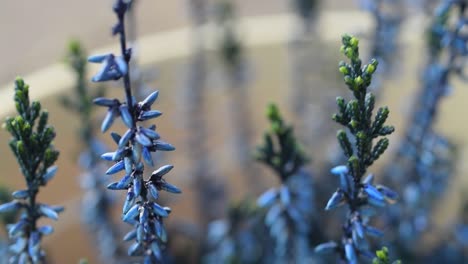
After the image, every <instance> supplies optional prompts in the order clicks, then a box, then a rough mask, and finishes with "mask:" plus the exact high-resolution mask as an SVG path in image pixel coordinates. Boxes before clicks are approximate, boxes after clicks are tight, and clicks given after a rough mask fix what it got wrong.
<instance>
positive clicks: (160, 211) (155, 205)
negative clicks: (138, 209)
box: [151, 202, 169, 217]
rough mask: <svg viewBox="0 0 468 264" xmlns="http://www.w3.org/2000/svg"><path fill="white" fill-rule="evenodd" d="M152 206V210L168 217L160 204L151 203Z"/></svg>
mask: <svg viewBox="0 0 468 264" xmlns="http://www.w3.org/2000/svg"><path fill="white" fill-rule="evenodd" d="M151 205H152V207H153V212H154V213H155V214H157V215H159V216H161V217H168V216H169V214H168V213H167V211H166V210H164V208H163V207H162V206H160V205H159V204H157V203H154V202H153V203H151Z"/></svg>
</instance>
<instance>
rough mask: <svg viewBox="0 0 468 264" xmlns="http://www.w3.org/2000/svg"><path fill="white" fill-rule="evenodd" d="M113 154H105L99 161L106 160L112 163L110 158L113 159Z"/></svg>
mask: <svg viewBox="0 0 468 264" xmlns="http://www.w3.org/2000/svg"><path fill="white" fill-rule="evenodd" d="M114 155H115V152H107V153H104V154H102V155H101V159H103V160H107V161H113V160H112V157H114Z"/></svg>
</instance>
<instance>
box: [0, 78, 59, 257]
mask: <svg viewBox="0 0 468 264" xmlns="http://www.w3.org/2000/svg"><path fill="white" fill-rule="evenodd" d="M15 86H16V87H15V97H14V99H15V103H16V111H17V112H18V115H17V116H16V117H14V118H13V117H10V118H7V120H6V122H5V127H6V129H7V130H8V132H10V134H11V135H12V136H13V138H12V139H11V140H10V143H9V145H10V148H11V150H12V151H13V154H14V155H15V157H16V160H17V161H18V164H19V166H20V169H21V172H22V173H23V175H24V178H25V180H26V189H22V190H17V191H15V192H13V194H12V196H13V198H14V199H15V200H13V201H11V202H9V203H5V204H2V205H0V213H4V212H11V211H17V212H20V217H19V220H18V221H17V222H16V223H14V224H9V225H7V231H8V236H9V237H10V239H11V240H12V241H13V244H11V245H10V247H9V249H10V252H11V253H12V256H11V258H10V263H31V262H32V263H43V261H45V257H46V254H45V252H44V250H43V249H42V247H41V240H42V237H44V236H47V235H50V234H51V233H53V231H54V229H53V228H52V226H50V225H44V226H38V223H37V221H38V220H39V218H41V217H47V218H50V219H53V220H58V214H59V213H60V212H62V211H63V207H61V206H50V205H47V204H44V203H40V202H38V201H37V200H36V199H37V195H38V193H39V189H40V188H41V187H43V186H45V185H46V184H47V183H49V181H50V180H51V179H52V178H53V177H54V176H55V174H56V172H57V167H56V166H54V163H55V161H56V160H57V158H58V156H59V152H58V151H57V150H55V148H54V146H53V144H52V142H53V140H54V138H55V130H54V128H53V127H51V126H49V125H48V124H47V122H48V116H49V115H48V113H47V111H43V110H41V104H40V103H39V102H37V101H33V102H30V100H29V86H28V85H27V84H25V83H24V81H23V80H22V79H21V78H17V79H16V81H15ZM3 257H5V256H3Z"/></svg>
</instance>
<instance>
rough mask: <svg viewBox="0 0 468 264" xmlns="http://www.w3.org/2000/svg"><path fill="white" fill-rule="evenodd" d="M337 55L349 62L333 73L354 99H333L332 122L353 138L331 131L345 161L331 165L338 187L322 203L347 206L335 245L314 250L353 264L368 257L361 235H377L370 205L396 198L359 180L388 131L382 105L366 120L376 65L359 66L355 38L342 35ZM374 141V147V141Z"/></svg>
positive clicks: (371, 178) (383, 146)
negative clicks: (335, 107) (340, 76)
mask: <svg viewBox="0 0 468 264" xmlns="http://www.w3.org/2000/svg"><path fill="white" fill-rule="evenodd" d="M342 43H343V46H342V47H341V51H342V53H343V54H344V55H345V56H346V57H347V58H348V59H349V60H350V63H346V62H340V64H339V70H340V72H341V73H343V75H344V81H345V83H346V85H347V86H348V88H349V89H350V90H351V92H352V93H353V96H354V99H352V100H350V101H348V102H346V101H345V99H344V98H342V97H338V98H337V105H338V110H339V112H338V113H337V114H335V115H334V116H333V120H335V121H336V122H337V123H339V124H341V125H343V126H345V127H346V128H348V130H349V134H350V135H352V137H353V138H354V140H353V141H351V140H350V139H349V136H348V135H349V134H348V133H347V132H345V131H344V130H339V131H338V133H337V138H338V142H339V143H340V146H341V148H342V150H343V153H344V155H345V156H346V158H347V159H348V162H347V164H346V165H342V166H337V167H335V168H333V169H332V171H331V172H332V173H333V174H336V175H338V176H339V177H340V187H339V188H338V189H337V190H336V191H335V192H334V193H333V195H332V196H331V198H330V200H329V201H328V203H327V205H326V208H325V209H326V210H331V209H334V208H337V207H340V206H343V205H347V207H348V212H347V216H346V222H345V223H344V224H343V236H342V239H341V243H336V242H328V243H324V244H321V245H318V246H317V247H316V249H315V250H316V252H325V251H337V252H338V253H339V255H340V257H341V258H342V259H343V260H345V261H346V262H347V263H357V262H358V257H359V256H367V257H369V258H372V257H373V255H374V254H373V253H371V252H370V251H369V250H368V247H369V246H368V243H367V240H366V236H369V235H370V236H378V237H379V236H381V235H382V232H381V231H380V230H378V229H377V228H375V227H373V226H371V225H369V224H368V221H369V216H370V215H372V214H373V213H374V212H373V211H374V210H373V209H372V208H373V207H383V206H385V205H386V204H387V203H393V202H394V201H395V200H396V199H397V197H398V195H397V194H396V193H395V192H394V191H392V190H391V189H389V188H388V187H385V186H382V185H376V184H375V183H374V176H373V175H372V174H369V175H368V176H366V177H364V175H365V174H366V172H367V169H368V167H369V166H371V165H372V164H373V163H374V162H375V161H376V160H377V159H378V158H379V157H380V156H381V155H382V154H383V153H384V152H385V150H386V149H387V147H388V139H387V138H386V137H385V136H386V135H389V134H391V133H392V132H393V131H394V128H393V127H392V126H388V125H385V122H386V119H387V117H388V114H389V110H388V108H387V107H381V108H379V109H378V110H377V113H376V114H375V117H374V118H372V115H373V110H374V105H375V98H374V95H373V94H371V93H368V92H367V90H368V87H369V86H370V84H371V81H372V75H373V74H374V72H375V71H376V69H377V61H376V60H371V62H370V63H369V64H366V65H364V66H362V62H361V60H360V58H359V47H358V44H359V41H358V39H357V38H355V37H352V36H349V35H345V36H343V38H342ZM379 137H383V138H380V139H379V140H378V141H377V142H376V143H375V144H374V140H376V139H377V138H379Z"/></svg>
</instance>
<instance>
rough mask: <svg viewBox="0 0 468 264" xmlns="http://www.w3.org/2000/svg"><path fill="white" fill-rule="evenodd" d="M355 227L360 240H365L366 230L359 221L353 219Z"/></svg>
mask: <svg viewBox="0 0 468 264" xmlns="http://www.w3.org/2000/svg"><path fill="white" fill-rule="evenodd" d="M353 227H354V230H355V231H356V234H358V236H359V237H360V238H364V229H363V226H362V223H361V221H360V220H358V219H353Z"/></svg>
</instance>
